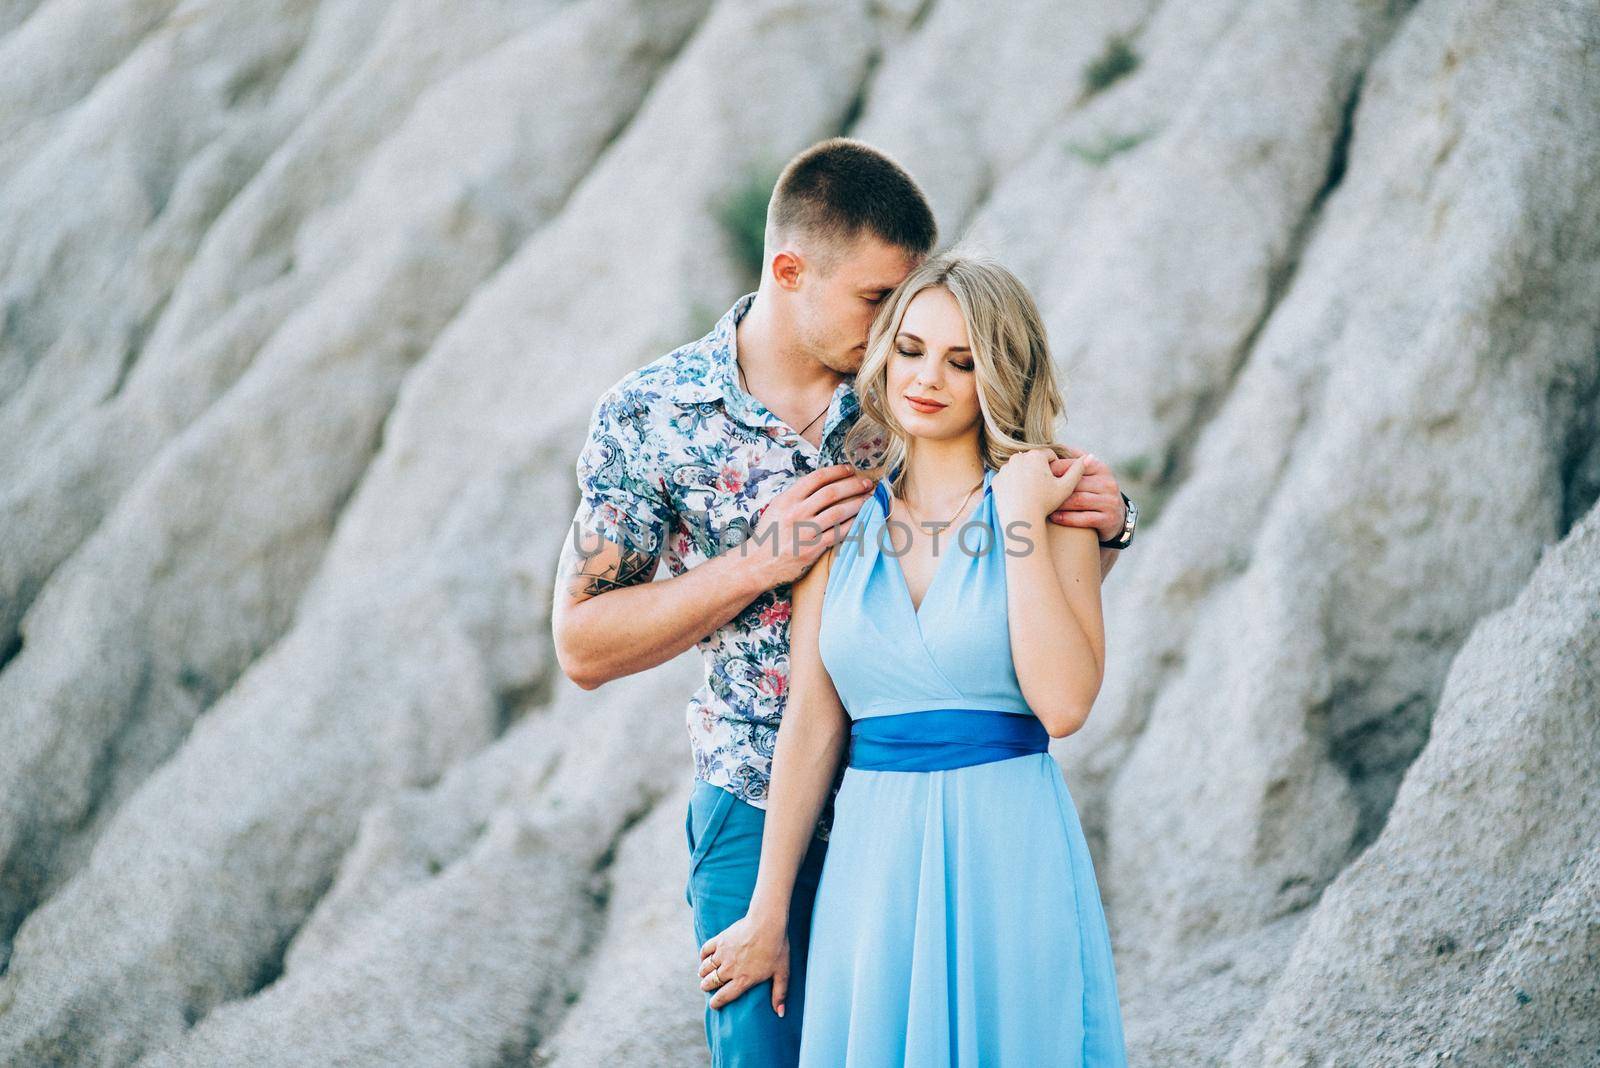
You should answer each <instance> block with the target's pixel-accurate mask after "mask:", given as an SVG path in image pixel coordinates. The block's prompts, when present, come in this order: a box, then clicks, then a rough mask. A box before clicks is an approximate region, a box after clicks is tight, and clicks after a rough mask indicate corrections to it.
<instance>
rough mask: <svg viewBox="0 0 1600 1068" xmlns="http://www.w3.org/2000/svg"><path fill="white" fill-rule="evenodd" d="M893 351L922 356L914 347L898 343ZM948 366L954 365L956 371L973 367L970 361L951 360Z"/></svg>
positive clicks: (903, 354) (968, 369) (914, 357)
mask: <svg viewBox="0 0 1600 1068" xmlns="http://www.w3.org/2000/svg"><path fill="white" fill-rule="evenodd" d="M895 351H896V352H898V353H900V355H902V356H910V357H911V358H913V359H916V358H919V357H921V356H922V353H920V352H917V351H916V350H914V349H908V348H904V347H902V346H898V345H897V346H895ZM950 366H951V367H954V368H955V369H956V370H958V371H971V370H972V367H973V365H972V364H970V363H956V362H955V361H953V360H952V361H951V363H950Z"/></svg>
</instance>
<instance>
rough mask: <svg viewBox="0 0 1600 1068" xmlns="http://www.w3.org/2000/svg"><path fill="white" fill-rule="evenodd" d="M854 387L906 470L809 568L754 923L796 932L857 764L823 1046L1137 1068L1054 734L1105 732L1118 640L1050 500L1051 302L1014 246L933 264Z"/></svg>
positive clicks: (820, 1022)
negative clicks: (1047, 321) (809, 857)
mask: <svg viewBox="0 0 1600 1068" xmlns="http://www.w3.org/2000/svg"><path fill="white" fill-rule="evenodd" d="M856 391H857V394H858V396H859V397H860V399H861V404H862V419H861V420H860V422H859V423H858V424H857V427H856V428H855V430H854V431H852V433H867V434H871V433H887V435H888V440H889V448H888V452H887V454H886V458H885V463H884V468H885V469H886V470H887V471H888V474H887V476H884V477H880V478H879V482H878V486H877V488H876V490H875V491H874V494H873V496H872V498H871V500H869V501H868V503H867V504H865V505H863V506H862V509H861V511H860V512H858V513H857V514H856V516H855V518H854V520H853V522H852V525H851V528H850V531H849V536H848V537H847V538H846V539H845V540H844V541H841V542H840V543H838V544H836V545H834V546H833V547H832V548H830V549H829V550H828V551H827V552H826V553H824V554H823V555H822V556H821V557H820V558H819V559H818V561H817V563H816V564H815V565H814V566H813V567H812V568H811V570H810V571H808V572H807V573H806V575H804V576H803V577H802V578H801V579H800V580H799V581H797V582H796V583H795V585H794V588H793V616H792V618H791V621H790V657H791V661H790V687H791V688H790V692H789V699H788V704H787V707H786V709H785V712H784V716H783V720H782V725H781V727H780V729H779V732H778V741H777V748H776V752H775V754H774V762H773V773H772V782H771V792H770V795H769V799H768V811H767V820H766V832H765V836H764V840H763V844H762V856H761V867H760V875H759V876H758V878H757V883H756V890H755V894H754V897H753V899H752V901H751V905H750V909H749V914H748V916H747V917H746V920H747V922H749V923H751V924H752V925H754V926H756V927H757V928H758V929H760V930H762V931H764V932H765V933H766V937H769V938H770V939H772V940H773V942H774V943H776V942H780V941H782V940H783V939H784V937H785V934H784V932H785V930H786V925H787V919H788V907H789V898H790V892H791V890H792V888H793V884H794V878H795V873H796V871H797V870H798V868H799V865H800V861H801V857H802V854H803V853H804V851H805V849H806V847H807V845H808V843H809V841H810V839H811V837H812V832H813V829H814V827H815V824H816V821H817V819H818V816H819V815H820V814H821V811H822V809H823V806H824V805H825V803H826V802H827V799H828V794H829V790H830V787H831V786H832V785H833V783H834V781H835V774H836V771H837V769H838V766H839V763H840V761H841V760H843V759H845V758H846V757H848V766H847V767H846V768H845V771H844V776H843V780H842V782H840V784H839V788H838V793H837V796H836V797H835V799H834V818H833V824H832V829H831V831H830V834H829V842H828V849H827V854H826V860H825V861H824V865H823V869H822V875H821V882H820V883H819V885H818V887H817V893H816V903H815V908H814V911H813V913H812V928H811V943H810V951H809V956H808V958H807V975H806V980H805V989H804V997H803V1004H804V1010H805V1015H804V1018H803V1021H802V1039H801V1047H800V1063H801V1065H802V1066H813V1068H824V1066H826V1068H839V1066H847V1068H870V1066H876V1065H895V1066H900V1065H920V1064H959V1065H978V1064H982V1065H999V1066H1001V1068H1006V1066H1010V1065H1027V1066H1030V1068H1033V1066H1043V1065H1078V1066H1086V1068H1089V1066H1094V1068H1098V1066H1106V1065H1117V1066H1121V1065H1125V1064H1126V1056H1125V1053H1124V1042H1123V1032H1122V1019H1121V1013H1120V1009H1119V1006H1118V1000H1117V987H1116V977H1115V974H1114V970H1113V965H1112V958H1111V943H1110V937H1109V934H1108V931H1107V928H1106V922H1105V914H1104V912H1103V910H1102V906H1101V900H1100V895H1099V890H1098V887H1097V885H1096V882H1095V876H1094V868H1093V864H1092V861H1091V860H1090V856H1089V851H1088V846H1087V843H1086V842H1085V840H1084V836H1083V830H1082V827H1081V825H1080V823H1079V821H1078V815H1077V811H1076V808H1075V807H1074V805H1073V801H1072V798H1071V795H1070V794H1069V793H1068V791H1067V786H1066V782H1065V781H1064V779H1063V777H1062V774H1061V769H1060V767H1059V766H1058V765H1057V764H1056V763H1055V761H1054V760H1053V759H1052V758H1051V757H1050V755H1049V753H1048V751H1047V746H1048V743H1049V740H1050V738H1052V737H1054V738H1060V737H1064V736H1066V735H1068V734H1071V733H1072V732H1073V731H1076V730H1077V729H1078V728H1080V727H1081V726H1083V723H1084V719H1085V717H1086V716H1087V715H1088V712H1089V708H1090V705H1091V704H1092V703H1093V701H1094V697H1095V695H1096V693H1097V692H1098V690H1099V687H1100V682H1101V679H1102V674H1103V668H1104V662H1105V643H1104V636H1103V627H1102V619H1101V611H1100V562H1099V546H1098V544H1097V542H1098V535H1097V534H1096V533H1095V532H1094V531H1093V530H1092V529H1087V528H1078V527H1064V526H1060V525H1057V524H1053V523H1050V522H1047V520H1046V517H1047V516H1048V515H1049V514H1050V513H1051V512H1053V511H1054V510H1055V509H1056V508H1058V507H1060V505H1061V503H1062V502H1063V501H1064V500H1065V499H1066V498H1067V496H1068V495H1069V494H1070V493H1071V492H1072V490H1073V488H1074V486H1075V485H1076V484H1077V481H1078V479H1079V477H1080V475H1081V474H1082V470H1083V461H1082V458H1081V457H1080V458H1079V459H1078V460H1077V461H1076V462H1075V463H1074V464H1073V465H1072V467H1071V468H1070V469H1069V470H1068V471H1067V472H1066V473H1065V474H1064V475H1062V476H1060V477H1057V476H1055V475H1054V474H1052V473H1051V471H1050V467H1049V463H1050V461H1051V460H1052V459H1054V458H1055V456H1056V448H1055V447H1054V446H1052V445H1050V444H1048V443H1049V442H1051V441H1052V440H1053V438H1054V433H1053V431H1054V430H1055V424H1056V421H1057V419H1058V417H1059V416H1060V414H1061V412H1062V408H1063V405H1062V401H1061V396H1060V393H1059V391H1058V389H1057V388H1056V385H1055V379H1054V375H1053V373H1052V365H1051V360H1050V355H1049V351H1048V347H1047V345H1046V342H1045V336H1044V329H1043V326H1042V324H1041V322H1040V318H1039V314H1038V310H1037V309H1036V307H1035V306H1034V303H1033V301H1032V299H1031V298H1030V297H1029V296H1028V293H1027V291H1026V289H1025V288H1024V287H1023V286H1022V285H1021V283H1019V282H1018V281H1017V279H1016V278H1015V277H1014V276H1013V275H1012V274H1011V273H1010V272H1009V271H1007V270H1006V269H1005V268H1003V267H1001V266H999V265H998V264H995V263H992V262H990V261H987V260H983V259H977V258H972V257H967V256H962V255H960V254H959V253H949V252H947V253H944V254H942V255H939V256H936V257H933V258H931V259H929V260H928V261H926V262H925V263H924V264H923V265H922V266H921V267H919V268H918V269H917V270H915V271H913V272H912V274H911V275H909V276H908V277H907V278H906V279H905V281H904V282H902V283H901V285H900V286H899V287H898V288H897V289H896V290H895V291H894V292H893V293H892V294H891V295H890V297H889V299H888V300H887V301H886V302H885V304H884V307H883V308H882V309H881V310H880V312H879V314H878V316H877V319H876V321H875V322H874V324H873V328H872V336H871V338H870V340H869V344H868V350H867V355H866V357H865V359H864V360H863V363H862V367H861V370H860V372H859V373H858V374H857V376H856ZM1063 451H1064V450H1063ZM939 524H944V526H943V527H942V529H941V528H940V527H939ZM930 528H933V529H931V530H930ZM716 966H717V961H716V960H715V959H714V958H712V959H708V960H707V961H706V962H705V966H704V968H703V969H702V971H703V972H711V971H713V970H714V969H715V968H716ZM776 989H777V987H776V985H775V991H776ZM775 997H777V998H781V997H782V995H781V994H776V993H775Z"/></svg>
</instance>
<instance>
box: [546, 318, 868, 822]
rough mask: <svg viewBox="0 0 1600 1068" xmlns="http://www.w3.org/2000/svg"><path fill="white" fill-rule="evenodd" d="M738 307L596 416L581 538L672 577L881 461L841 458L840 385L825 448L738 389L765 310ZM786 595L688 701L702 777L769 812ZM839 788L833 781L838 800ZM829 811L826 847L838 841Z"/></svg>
mask: <svg viewBox="0 0 1600 1068" xmlns="http://www.w3.org/2000/svg"><path fill="white" fill-rule="evenodd" d="M755 296H756V295H755V294H754V293H749V294H746V295H745V296H743V297H741V298H739V300H738V301H736V302H735V303H734V305H733V307H732V308H730V309H729V310H728V311H727V313H726V314H724V315H723V317H722V318H721V320H719V321H718V322H717V324H716V326H715V327H713V328H712V330H711V332H710V333H708V334H706V336H704V337H702V338H701V339H700V340H698V341H694V342H691V343H689V344H687V345H684V346H682V347H680V348H678V349H675V350H673V351H672V352H669V353H667V354H666V355H665V356H662V357H660V358H658V359H656V360H654V361H653V362H651V363H648V364H646V365H645V366H643V367H640V368H638V369H636V370H634V371H631V372H629V373H628V374H627V375H625V376H624V377H623V378H622V379H621V380H620V381H618V382H617V383H616V384H615V385H613V386H612V387H611V388H610V389H608V390H607V391H606V392H605V393H604V394H602V395H601V397H600V399H599V401H598V402H597V403H596V404H595V408H594V414H593V417H592V419H591V422H590V425H589V434H588V439H587V440H586V442H585V443H584V446H583V450H582V452H581V453H580V454H579V456H578V462H577V474H578V488H579V506H578V515H577V517H576V519H575V522H577V523H578V524H579V525H580V526H581V527H582V529H585V530H589V531H593V532H595V533H597V534H598V535H599V536H601V537H603V538H605V539H606V540H608V541H613V542H616V543H617V544H619V545H622V546H623V547H624V548H627V549H632V550H634V551H637V552H641V553H644V554H646V555H648V556H651V557H656V556H660V557H662V558H663V559H664V561H665V563H666V565H667V568H668V570H669V572H670V573H671V574H672V575H674V576H676V575H681V574H683V573H684V572H686V571H688V570H689V569H690V568H692V567H694V566H696V565H698V564H702V563H704V562H705V561H707V560H709V559H711V558H712V557H713V556H716V555H717V554H718V553H719V552H721V551H723V549H724V548H725V547H730V546H733V545H737V544H738V543H739V542H741V541H743V540H744V539H746V538H748V537H749V536H751V534H753V532H754V530H755V526H756V521H757V519H758V517H759V516H760V513H761V510H762V509H763V508H764V507H765V506H766V504H767V502H768V501H770V500H772V498H773V497H775V496H777V495H778V494H779V493H782V492H783V491H784V490H785V489H787V488H788V487H789V486H790V485H792V484H793V483H794V481H795V480H796V479H797V478H800V477H801V476H802V475H805V474H807V473H808V472H811V471H815V470H817V469H818V468H820V467H827V466H829V465H830V464H836V463H853V464H854V465H855V466H856V467H858V468H862V469H867V468H871V467H875V466H877V465H878V464H879V463H880V462H881V460H882V458H883V451H884V447H885V444H886V443H885V440H884V439H883V437H882V436H881V435H878V436H875V437H874V438H872V439H870V440H868V441H866V442H864V443H862V444H861V446H860V447H859V450H858V453H857V454H856V455H854V456H851V457H845V456H843V455H842V449H843V447H844V436H845V433H846V431H848V430H849V429H850V426H851V425H852V424H853V423H854V422H855V420H856V417H857V416H858V415H859V413H860V408H859V404H858V401H857V399H856V395H855V390H854V387H853V384H852V382H851V381H850V380H848V379H846V380H845V381H842V382H840V383H839V386H838V388H837V389H835V390H834V394H833V399H832V401H831V402H830V404H829V407H828V411H827V415H826V416H825V419H824V423H823V431H822V445H821V447H820V448H819V447H817V446H815V445H812V444H811V443H810V442H809V441H807V440H806V439H804V438H802V437H801V436H800V435H799V434H798V433H797V432H796V431H795V429H794V428H793V427H790V426H789V425H788V424H786V423H784V422H783V421H782V420H780V419H779V418H778V417H777V416H776V415H774V414H772V412H770V411H768V410H767V408H766V406H765V405H763V404H762V403H761V402H760V401H759V400H757V399H755V398H754V397H752V396H751V395H750V394H748V393H746V392H745V391H744V389H743V388H742V387H741V386H740V385H739V376H738V368H737V365H736V363H735V362H734V354H735V345H736V337H735V333H734V328H735V327H736V326H737V325H738V323H739V321H740V320H741V319H743V318H744V316H745V313H746V312H748V311H749V310H750V307H751V305H752V304H753V303H754V302H755ZM789 592H790V585H789V584H788V583H785V584H783V585H780V586H776V587H774V588H772V589H770V590H767V591H766V592H765V593H763V594H761V595H760V596H759V597H757V598H756V599H755V600H753V601H751V602H750V603H749V604H748V605H746V606H745V607H744V609H743V610H742V611H741V612H740V613H739V614H738V615H736V616H735V617H733V618H732V619H731V620H729V621H728V622H727V623H725V624H724V625H723V626H722V627H720V628H718V629H717V630H716V631H715V632H713V633H711V634H708V635H707V636H706V637H704V638H702V639H701V640H700V641H699V642H698V643H697V644H698V647H699V649H700V652H701V655H702V657H703V658H704V660H705V673H706V674H705V682H704V683H703V684H702V685H701V686H700V688H699V689H698V690H696V691H695V692H694V695H693V696H692V697H691V698H690V699H689V707H688V711H687V719H688V727H689V743H690V748H691V749H692V750H693V753H694V763H695V775H696V777H697V778H699V779H703V780H705V781H706V782H708V783H711V784H712V785H714V786H719V787H722V788H723V789H725V790H728V791H730V792H732V793H733V794H734V796H735V797H738V798H740V799H741V800H744V801H747V802H749V803H750V804H752V805H754V806H755V807H757V808H760V809H765V808H766V803H767V786H768V780H769V778H770V776H771V772H772V753H773V748H774V745H775V743H776V740H777V735H778V723H779V720H780V719H781V718H782V716H783V709H784V704H785V700H786V698H787V696H788V684H789ZM841 780H842V769H841V775H840V776H839V777H836V778H835V781H834V785H833V793H834V794H836V793H837V792H838V787H839V783H840V781H841ZM832 810H833V805H832V797H831V796H830V798H829V801H828V803H827V804H826V805H824V807H823V813H822V817H821V819H820V820H819V822H818V826H817V836H818V837H820V838H823V839H826V838H827V837H828V828H829V826H830V824H831V822H832Z"/></svg>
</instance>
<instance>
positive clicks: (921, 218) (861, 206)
mask: <svg viewBox="0 0 1600 1068" xmlns="http://www.w3.org/2000/svg"><path fill="white" fill-rule="evenodd" d="M792 233H804V234H806V235H807V236H809V237H815V238H818V239H820V240H821V241H822V242H823V243H824V244H826V245H830V246H834V247H835V248H843V247H844V246H845V245H846V244H848V243H849V242H851V241H854V240H855V239H856V238H858V237H860V236H862V235H863V234H871V235H872V236H874V237H876V238H878V239H879V240H880V241H883V242H884V243H886V244H888V245H892V246H894V247H895V248H899V249H904V250H905V251H906V252H908V253H911V254H912V255H914V256H917V257H919V258H920V257H922V256H926V255H927V254H928V253H929V252H931V251H933V246H934V242H935V241H937V240H938V236H939V229H938V226H937V225H936V224H935V223H934V220H933V208H931V207H930V206H929V205H928V198H927V197H926V196H924V195H923V192H922V190H921V189H920V188H918V186H917V183H916V182H915V181H913V180H912V178H911V175H909V174H907V173H906V170H905V168H904V167H902V166H900V164H898V163H896V162H895V161H894V160H892V159H890V158H889V156H888V155H886V154H885V153H883V152H881V151H879V150H878V149H876V148H873V147H872V146H871V145H869V144H867V143H866V142H864V141H857V140H856V139H854V138H851V137H832V138H829V139H828V140H826V141H819V142H817V143H816V144H814V145H812V146H811V147H810V148H808V149H806V150H805V151H804V152H801V153H800V154H799V155H798V156H796V157H794V159H792V160H790V161H789V162H788V164H787V165H786V166H785V167H784V168H783V172H782V173H781V174H779V175H778V181H777V185H776V186H775V187H774V188H773V190H772V200H771V201H770V202H769V203H768V204H767V237H768V240H769V241H772V240H774V239H777V238H779V237H780V236H782V235H787V234H792ZM830 258H831V257H830Z"/></svg>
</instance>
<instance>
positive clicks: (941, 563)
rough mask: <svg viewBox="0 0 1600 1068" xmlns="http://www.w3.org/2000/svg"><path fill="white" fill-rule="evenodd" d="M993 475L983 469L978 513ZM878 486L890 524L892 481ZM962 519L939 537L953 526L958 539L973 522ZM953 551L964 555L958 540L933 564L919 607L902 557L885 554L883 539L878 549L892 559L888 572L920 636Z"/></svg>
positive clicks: (881, 481) (945, 529) (947, 527)
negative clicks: (914, 599) (891, 572)
mask: <svg viewBox="0 0 1600 1068" xmlns="http://www.w3.org/2000/svg"><path fill="white" fill-rule="evenodd" d="M992 474H993V471H992V470H990V469H989V468H985V469H984V472H983V490H982V492H981V493H980V494H979V495H978V503H977V505H976V506H975V511H981V510H982V509H983V507H984V505H985V503H986V502H985V500H984V498H986V497H988V496H989V479H990V476H991V475H992ZM878 485H879V486H880V487H882V489H883V519H884V522H888V520H889V518H890V512H891V509H892V508H893V502H894V498H893V497H892V496H891V495H890V493H889V478H888V476H887V475H886V476H884V477H883V478H881V479H879V480H878ZM960 519H961V517H960V516H957V517H956V519H953V520H951V521H950V522H949V523H946V524H945V525H944V527H943V528H942V529H941V530H940V531H939V533H940V535H941V536H942V535H944V534H948V533H949V532H950V528H951V527H954V528H955V538H956V539H959V538H960V537H961V530H962V529H963V528H964V527H965V526H966V524H967V523H970V522H971V521H972V520H971V518H968V519H966V520H965V521H962V522H957V520H960ZM952 548H953V549H954V552H961V551H962V550H961V548H960V544H959V541H958V542H957V544H956V545H955V546H953V547H952V546H951V545H950V544H949V543H948V542H946V543H945V546H944V552H945V555H944V556H943V557H941V558H940V559H938V560H937V561H935V562H934V565H933V577H932V578H930V579H929V580H928V588H927V589H925V590H923V591H922V603H921V604H917V603H915V602H914V601H913V600H912V599H911V583H910V582H908V581H906V572H905V568H903V567H901V566H900V557H898V556H895V555H892V554H886V553H885V551H884V548H883V545H882V541H881V539H880V542H879V546H878V555H879V556H884V555H888V556H889V569H890V570H891V571H893V572H894V573H895V578H896V580H897V581H898V582H899V583H900V596H901V598H902V601H903V603H904V604H905V606H906V607H907V608H909V609H910V610H911V618H912V620H913V621H914V622H915V623H916V624H917V632H918V633H919V634H920V633H921V632H922V613H923V610H924V609H926V608H927V607H928V603H929V602H930V601H931V600H933V595H934V592H935V591H936V590H938V588H939V580H940V579H941V578H943V577H944V572H945V565H946V564H947V563H949V557H950V556H951V555H954V553H953V552H952Z"/></svg>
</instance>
